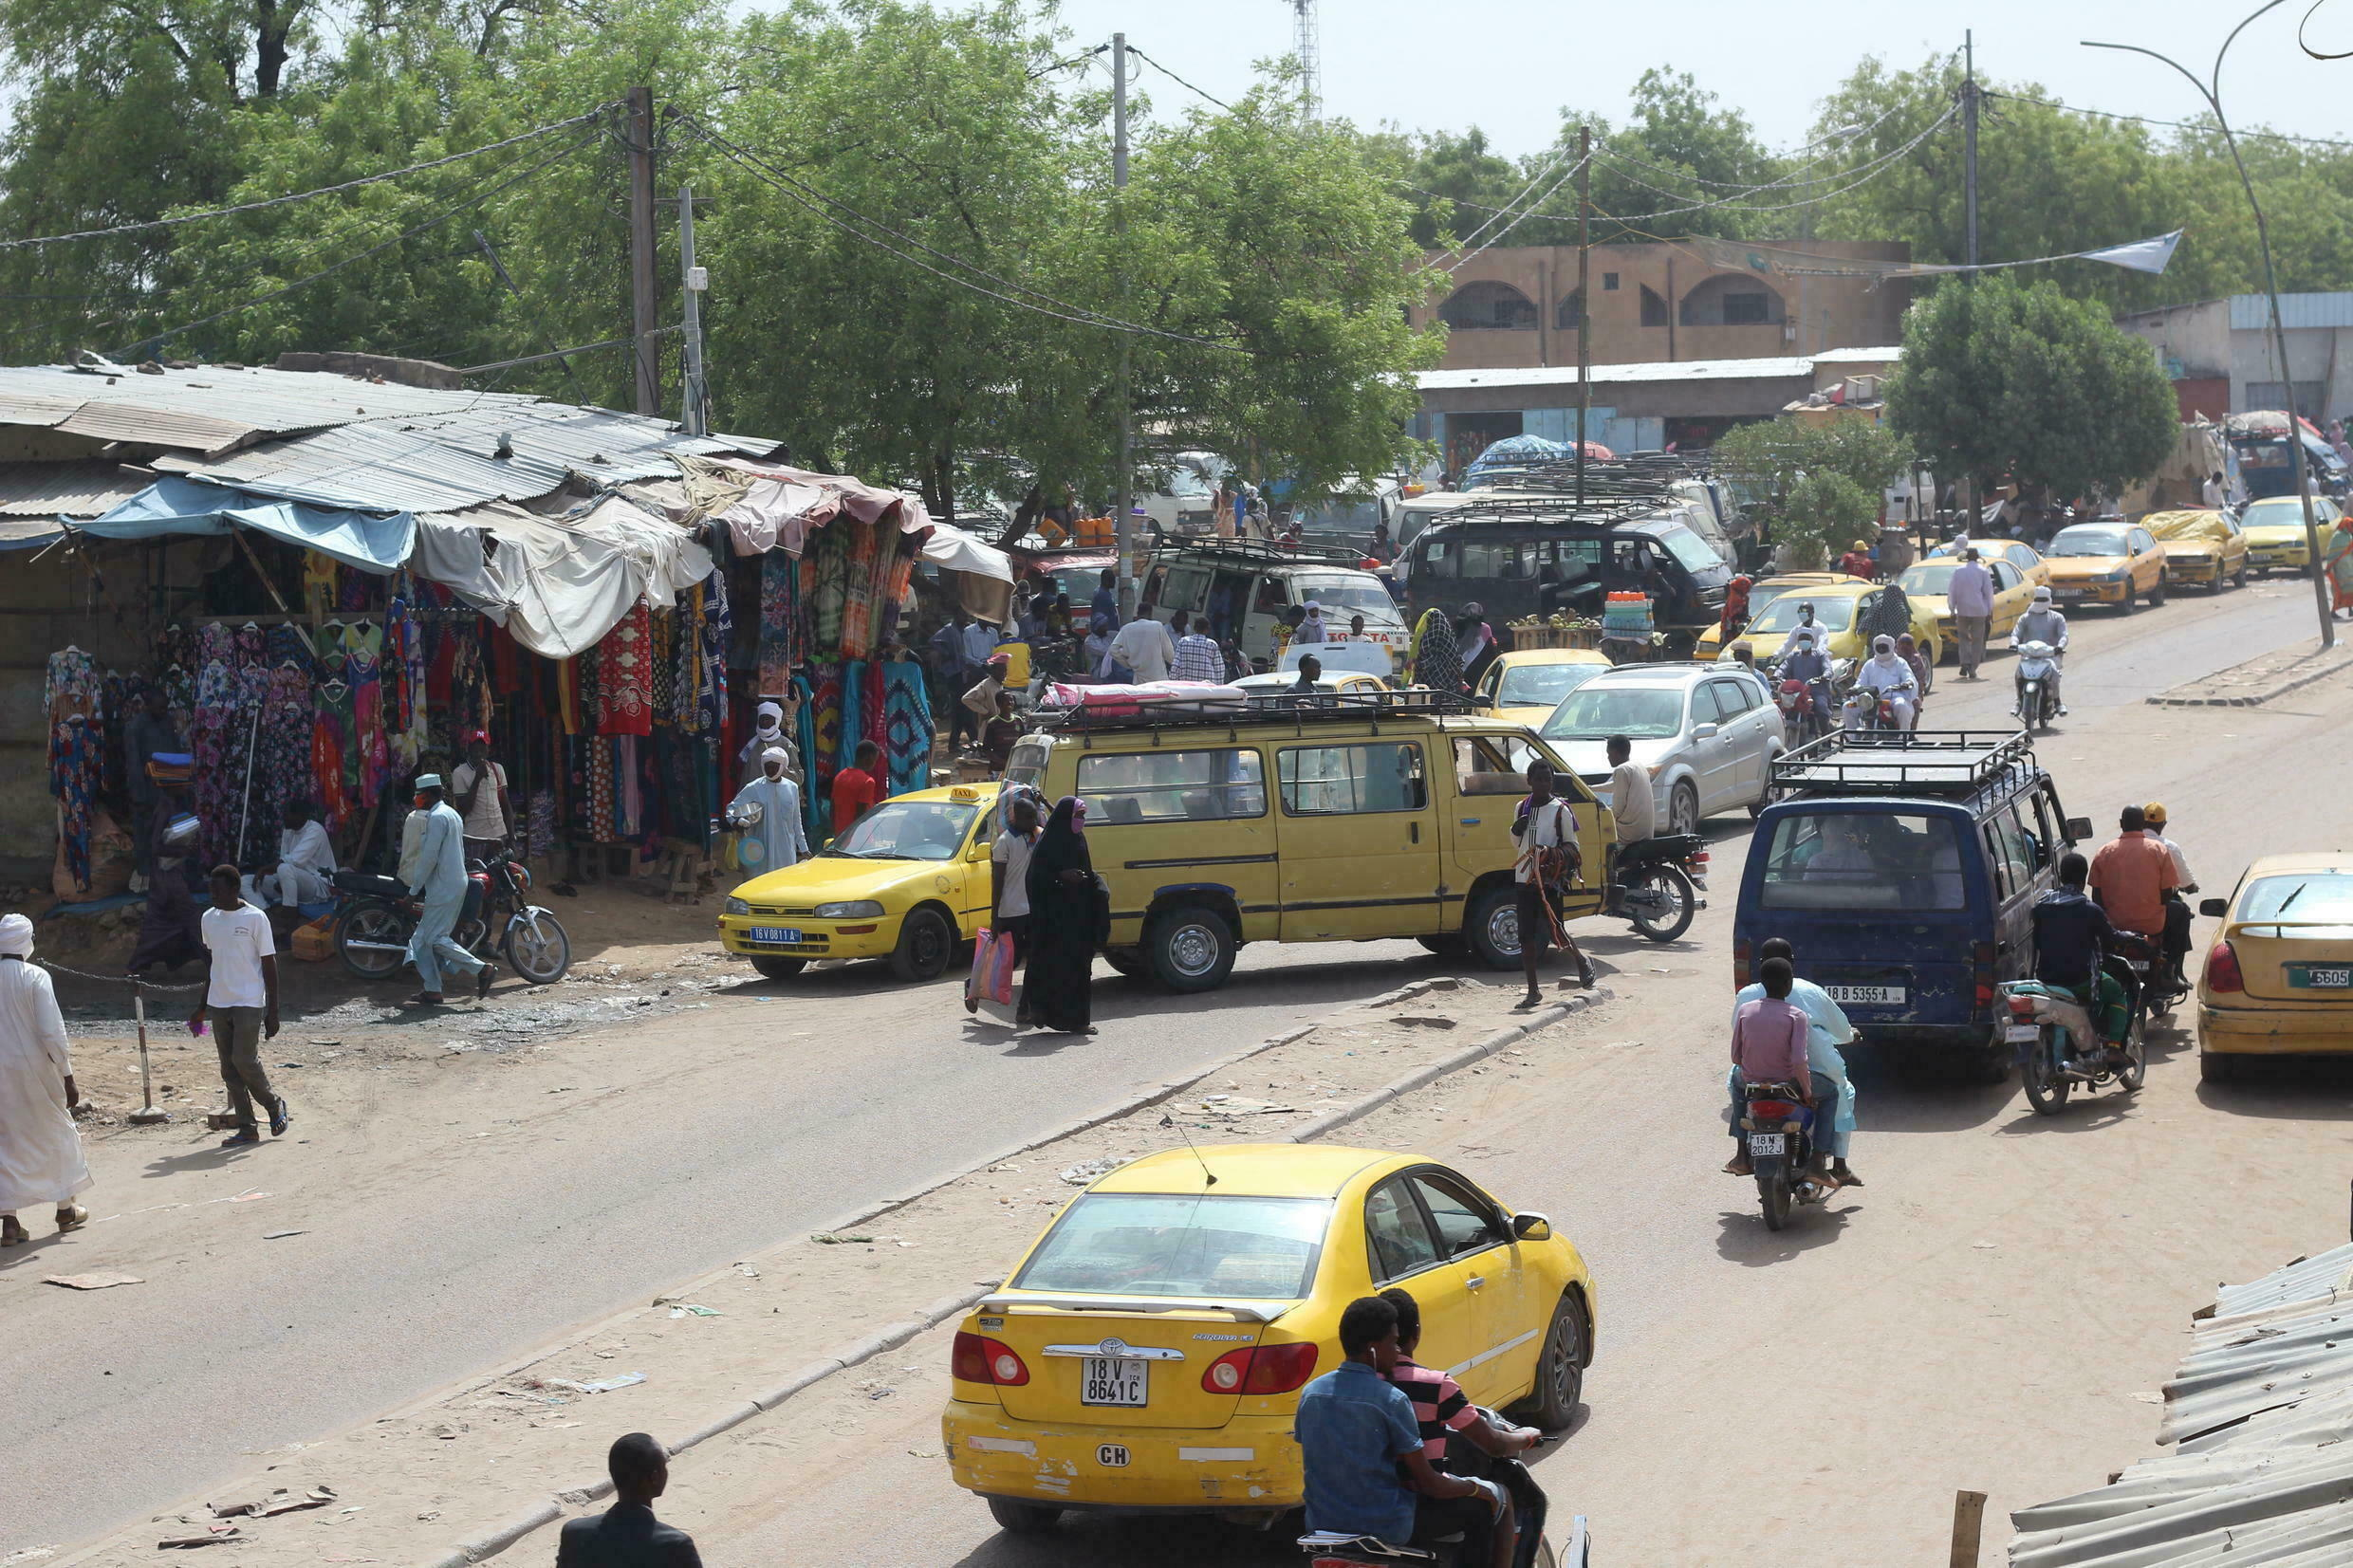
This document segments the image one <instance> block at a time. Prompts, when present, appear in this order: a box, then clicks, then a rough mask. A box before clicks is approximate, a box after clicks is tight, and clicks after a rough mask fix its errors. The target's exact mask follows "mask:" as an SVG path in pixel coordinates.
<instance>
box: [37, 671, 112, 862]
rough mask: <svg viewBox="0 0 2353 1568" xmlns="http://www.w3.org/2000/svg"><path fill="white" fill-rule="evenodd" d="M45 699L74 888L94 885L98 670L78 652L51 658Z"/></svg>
mask: <svg viewBox="0 0 2353 1568" xmlns="http://www.w3.org/2000/svg"><path fill="white" fill-rule="evenodd" d="M44 697H45V700H46V704H47V709H48V715H49V793H50V794H51V795H52V796H54V797H56V800H57V831H58V836H59V838H61V839H63V840H64V841H65V869H66V872H67V873H68V875H70V876H72V877H73V881H74V886H75V887H76V888H78V889H83V890H86V889H87V888H88V887H89V885H90V832H91V825H92V812H93V810H94V806H95V802H96V800H97V797H98V791H99V787H100V785H101V784H102V782H103V778H104V772H105V694H104V685H103V682H102V680H101V679H100V677H99V673H98V666H97V664H96V662H95V661H94V660H92V659H91V657H90V655H87V654H85V653H83V651H82V650H81V649H79V648H73V647H68V648H65V649H64V650H62V651H61V652H58V653H54V654H51V655H49V662H48V675H47V682H46V687H45V688H44Z"/></svg>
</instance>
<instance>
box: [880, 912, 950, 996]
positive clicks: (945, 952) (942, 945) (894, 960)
mask: <svg viewBox="0 0 2353 1568" xmlns="http://www.w3.org/2000/svg"><path fill="white" fill-rule="evenodd" d="M955 945H956V942H955V932H953V931H951V930H949V928H948V920H947V917H946V916H945V915H943V914H941V913H939V912H938V911H937V910H934V909H919V910H916V911H914V912H912V913H909V914H908V916H907V918H906V919H904V920H902V921H900V922H899V946H897V947H896V948H893V949H892V950H891V972H892V973H893V974H896V975H897V976H899V979H901V980H936V979H938V978H939V977H940V976H941V975H942V974H944V973H946V972H947V968H948V958H949V955H950V954H951V953H953V952H954V951H955Z"/></svg>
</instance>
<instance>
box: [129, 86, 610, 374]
mask: <svg viewBox="0 0 2353 1568" xmlns="http://www.w3.org/2000/svg"><path fill="white" fill-rule="evenodd" d="M596 139H597V134H596V133H591V134H589V135H587V136H584V137H583V138H580V139H579V140H578V141H574V142H571V143H569V144H567V145H565V146H563V147H559V148H557V149H556V150H555V151H554V152H552V153H550V154H548V155H547V157H544V158H541V159H540V160H539V161H538V162H537V163H534V164H532V165H531V166H530V167H528V168H527V169H523V170H519V171H518V172H516V173H515V174H513V175H510V176H508V177H507V178H505V179H502V180H500V181H499V182H498V183H497V184H495V185H492V186H490V187H488V188H487V189H485V190H482V191H479V192H477V193H475V194H472V195H471V196H468V197H466V198H465V199H463V200H462V201H457V202H454V203H452V204H451V205H450V206H448V207H444V208H443V209H441V211H440V212H435V214H434V215H433V216H431V217H429V218H427V219H425V220H424V221H423V222H422V223H419V224H417V225H416V226H415V227H413V228H409V229H403V230H402V231H400V232H398V234H395V235H393V236H392V238H390V239H388V240H385V241H384V242H382V243H381V244H380V245H371V246H369V247H368V248H367V249H365V250H361V251H360V252H358V253H357V254H355V255H350V256H345V257H344V258H343V260H342V261H339V262H336V263H334V264H333V265H331V266H328V267H321V268H320V269H319V270H318V271H316V272H313V273H311V274H310V275H309V276H307V277H304V278H297V279H295V280H294V281H293V282H292V283H289V284H287V285H286V286H283V287H280V288H273V289H271V290H270V291H269V293H267V294H263V295H259V296H257V297H256V298H253V299H250V300H247V301H245V302H243V303H242V304H232V305H230V306H229V307H227V308H226V309H222V310H215V311H214V312H213V314H211V315H210V316H202V317H199V318H197V319H196V320H195V321H193V322H189V323H184V324H182V325H179V326H176V327H172V328H170V329H169V330H167V331H163V332H155V333H149V334H147V335H146V336H144V337H141V338H139V339H137V340H136V341H135V342H134V343H132V344H126V345H125V346H124V347H122V348H120V349H118V350H116V351H115V352H114V354H112V355H110V356H108V357H109V358H111V359H119V358H121V357H122V356H124V355H127V354H128V353H130V352H131V349H132V348H133V347H138V346H145V345H148V344H157V343H161V342H164V341H167V340H169V339H172V338H176V337H178V336H179V335H180V334H181V333H183V332H194V331H195V329H196V328H198V327H200V326H210V325H211V324H212V323H214V322H217V321H220V320H222V319H223V318H224V317H229V316H234V315H236V314H238V313H239V312H240V311H246V310H250V309H252V308H253V307H254V306H255V305H260V304H269V302H270V301H272V300H276V299H283V298H285V297H286V296H287V295H288V294H291V293H293V292H295V291H296V290H297V289H302V288H307V287H309V286H311V285H312V284H314V283H317V282H318V281H319V280H320V279H322V278H325V277H331V276H333V275H334V274H335V273H337V272H341V271H342V270H343V268H344V267H351V266H353V265H355V264H357V263H360V262H363V261H365V260H367V259H368V258H369V257H370V256H373V255H376V254H378V253H380V252H381V251H385V250H389V249H392V248H393V247H394V246H396V245H398V244H400V243H401V242H402V241H404V240H410V239H414V238H416V237H417V235H418V234H421V233H423V232H424V231H426V230H428V229H434V228H437V227H439V226H440V225H442V224H444V223H447V222H448V221H449V220H450V219H451V218H453V217H455V216H456V215H457V214H458V213H460V212H464V211H466V209H468V208H470V207H475V206H479V205H480V204H481V203H483V202H485V201H488V200H489V199H490V198H491V197H492V196H494V195H496V194H499V193H500V192H501V191H504V190H507V189H509V188H510V187H511V186H514V185H519V184H521V183H522V182H523V181H524V180H527V179H528V178H530V176H531V175H536V174H538V173H539V172H540V171H541V170H542V169H545V168H547V166H548V165H550V164H552V163H556V162H558V161H560V160H562V159H564V158H567V157H571V156H572V155H573V154H574V153H577V152H579V151H580V150H581V149H583V148H584V147H586V146H587V145H588V144H589V143H591V142H593V141H595V140H596Z"/></svg>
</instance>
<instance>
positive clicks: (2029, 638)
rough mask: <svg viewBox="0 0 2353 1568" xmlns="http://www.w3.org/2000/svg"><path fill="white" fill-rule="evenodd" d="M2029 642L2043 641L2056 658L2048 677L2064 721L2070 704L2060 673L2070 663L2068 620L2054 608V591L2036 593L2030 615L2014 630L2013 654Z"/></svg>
mask: <svg viewBox="0 0 2353 1568" xmlns="http://www.w3.org/2000/svg"><path fill="white" fill-rule="evenodd" d="M2028 642H2042V643H2047V644H2048V645H2049V646H2050V651H2051V654H2052V655H2053V656H2052V659H2051V666H2050V673H2049V675H2048V676H2047V677H2046V678H2047V680H2048V681H2049V682H2050V699H2051V701H2052V702H2054V703H2057V704H2058V705H2059V714H2060V716H2061V717H2062V718H2064V717H2066V711H2067V704H2066V696H2065V695H2064V694H2063V693H2062V692H2061V691H2060V687H2059V673H2060V671H2061V670H2062V669H2064V668H2065V667H2066V652H2067V618H2066V617H2065V616H2063V615H2061V614H2060V613H2059V612H2058V610H2057V609H2056V608H2054V607H2053V606H2052V604H2051V601H2050V589H2049V588H2047V587H2039V588H2036V589H2035V590H2034V602H2033V603H2032V604H2030V605H2029V606H2028V607H2027V613H2026V614H2025V615H2022V616H2020V617H2019V618H2018V620H2017V623H2016V624H2015V625H2013V626H2011V627H2010V652H2011V653H2013V654H2014V653H2016V652H2017V651H2018V647H2019V645H2020V644H2021V643H2028Z"/></svg>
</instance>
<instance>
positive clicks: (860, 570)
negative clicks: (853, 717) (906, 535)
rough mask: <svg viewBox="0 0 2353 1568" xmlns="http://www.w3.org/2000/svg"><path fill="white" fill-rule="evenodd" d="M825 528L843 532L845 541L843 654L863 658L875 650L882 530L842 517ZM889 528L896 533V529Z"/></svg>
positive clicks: (884, 564) (885, 562) (882, 559)
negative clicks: (837, 523)
mask: <svg viewBox="0 0 2353 1568" xmlns="http://www.w3.org/2000/svg"><path fill="white" fill-rule="evenodd" d="M825 531H826V532H827V533H838V534H843V535H844V536H845V538H846V540H847V543H848V548H847V549H846V550H845V551H844V552H843V563H842V634H841V637H840V646H841V650H842V656H843V658H845V659H862V658H864V657H865V656H866V655H869V654H871V653H873V652H874V646H875V642H876V640H877V639H876V636H875V622H876V620H877V619H878V616H877V613H876V612H877V610H878V609H879V606H878V605H877V603H876V602H875V596H876V590H877V588H878V587H879V586H880V578H881V577H882V575H883V573H884V572H885V571H886V569H887V565H888V558H887V556H886V554H885V551H884V547H883V542H882V530H881V529H880V527H863V526H859V525H856V524H853V523H849V522H847V521H844V522H843V523H841V524H839V525H837V526H834V527H832V528H828V529H827V530H825ZM891 531H892V532H893V533H894V534H895V533H897V532H898V529H897V528H896V527H894V528H893V529H892V530H891Z"/></svg>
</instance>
